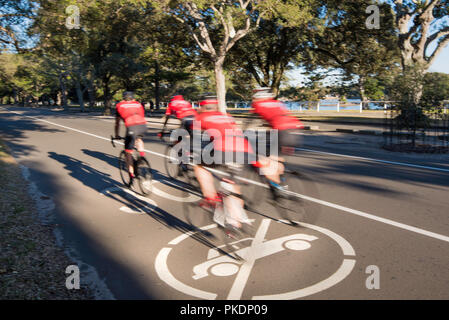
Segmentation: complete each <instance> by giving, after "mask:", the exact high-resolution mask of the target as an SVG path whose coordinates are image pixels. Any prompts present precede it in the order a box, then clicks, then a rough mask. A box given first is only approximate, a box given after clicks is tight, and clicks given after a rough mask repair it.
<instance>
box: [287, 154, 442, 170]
mask: <svg viewBox="0 0 449 320" xmlns="http://www.w3.org/2000/svg"><path fill="white" fill-rule="evenodd" d="M296 150H301V151H307V152H312V153H319V154H325V155H331V156H337V157H344V158H350V159H356V160H364V161H371V162H380V163H387V164H393V165H398V166H404V167H412V168H418V169H426V170H433V171H441V172H449V169H444V168H438V167H429V166H423V165H419V164H412V163H406V162H397V161H389V160H380V159H373V158H365V157H358V156H350V155H347V154H341V153H332V152H325V151H318V150H313V149H305V148H296Z"/></svg>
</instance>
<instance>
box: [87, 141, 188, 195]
mask: <svg viewBox="0 0 449 320" xmlns="http://www.w3.org/2000/svg"><path fill="white" fill-rule="evenodd" d="M81 151H82V152H83V153H84V154H86V155H88V156H90V157H93V158H96V159H98V160H102V161H104V162H106V163H107V164H109V165H110V166H111V167H113V168H117V164H118V159H117V157H116V156H111V155H109V154H106V153H103V152H99V151H95V150H89V149H81ZM151 171H152V175H153V179H154V180H155V181H157V182H160V183H161V184H163V185H165V186H166V187H167V188H170V189H176V190H178V191H181V192H182V191H185V190H186V188H189V186H188V185H187V184H186V183H185V182H183V181H180V180H173V179H170V178H169V177H167V176H166V175H165V174H163V173H162V172H160V171H158V170H155V169H154V168H151Z"/></svg>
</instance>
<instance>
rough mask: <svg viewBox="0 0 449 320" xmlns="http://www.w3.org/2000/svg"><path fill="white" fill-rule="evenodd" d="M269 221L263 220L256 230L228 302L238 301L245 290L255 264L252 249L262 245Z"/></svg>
mask: <svg viewBox="0 0 449 320" xmlns="http://www.w3.org/2000/svg"><path fill="white" fill-rule="evenodd" d="M270 221H271V220H270V219H263V220H262V222H261V223H260V226H259V228H258V229H257V232H256V235H255V236H254V239H253V241H252V243H251V247H250V249H249V250H248V255H247V256H246V257H244V258H245V262H244V263H243V265H242V266H241V267H240V271H239V273H238V274H237V277H236V278H235V280H234V283H233V285H232V288H231V290H230V291H229V294H228V298H227V299H228V300H238V299H240V298H241V297H242V294H243V290H244V289H245V286H246V283H247V281H248V278H249V275H250V273H251V270H252V269H253V266H254V263H255V262H256V256H255V250H254V248H255V247H256V246H258V245H259V244H262V242H263V240H264V239H265V235H266V234H267V232H268V227H269V226H270Z"/></svg>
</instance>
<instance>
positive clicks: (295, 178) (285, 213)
mask: <svg viewBox="0 0 449 320" xmlns="http://www.w3.org/2000/svg"><path fill="white" fill-rule="evenodd" d="M282 180H283V181H282V184H283V186H284V190H283V191H282V192H279V193H278V192H277V191H276V190H275V191H273V200H274V205H275V207H276V208H277V212H278V214H279V216H280V217H281V219H283V220H286V221H288V222H289V223H290V224H292V225H296V224H297V223H296V222H299V223H301V222H304V223H313V222H315V221H316V220H317V215H318V213H317V212H314V211H313V210H311V208H310V207H309V206H306V205H305V204H304V200H303V199H302V198H301V197H300V196H301V195H303V194H304V193H306V192H305V191H306V183H307V182H308V179H307V178H306V177H305V176H304V175H301V174H300V173H298V172H294V171H290V172H288V171H287V172H286V173H285V174H284V175H283V176H282Z"/></svg>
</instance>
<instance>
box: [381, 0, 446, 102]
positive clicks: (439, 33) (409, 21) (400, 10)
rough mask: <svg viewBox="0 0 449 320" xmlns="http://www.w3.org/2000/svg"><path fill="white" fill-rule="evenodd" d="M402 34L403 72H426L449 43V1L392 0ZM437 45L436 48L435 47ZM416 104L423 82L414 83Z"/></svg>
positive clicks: (400, 37)
mask: <svg viewBox="0 0 449 320" xmlns="http://www.w3.org/2000/svg"><path fill="white" fill-rule="evenodd" d="M388 2H389V3H390V5H391V7H392V9H393V12H394V14H395V26H396V29H397V32H398V34H399V37H398V45H399V48H400V51H401V63H402V69H403V72H404V73H407V72H411V73H412V74H413V73H414V72H415V71H416V69H415V68H414V66H415V65H418V67H419V68H420V69H421V72H425V71H426V70H427V69H428V68H429V67H430V66H431V65H432V63H433V62H434V61H435V59H436V58H437V57H438V55H439V54H440V53H441V52H442V51H443V49H444V48H445V47H446V46H447V45H448V44H449V26H448V24H447V21H448V20H447V17H448V14H449V1H448V0H414V1H411V0H390V1H388ZM435 43H436V46H435V47H434V48H433V45H435ZM415 85H416V86H417V88H418V90H416V91H415V93H416V94H415V96H414V102H415V103H419V100H420V98H421V96H422V90H423V83H417V84H415Z"/></svg>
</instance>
